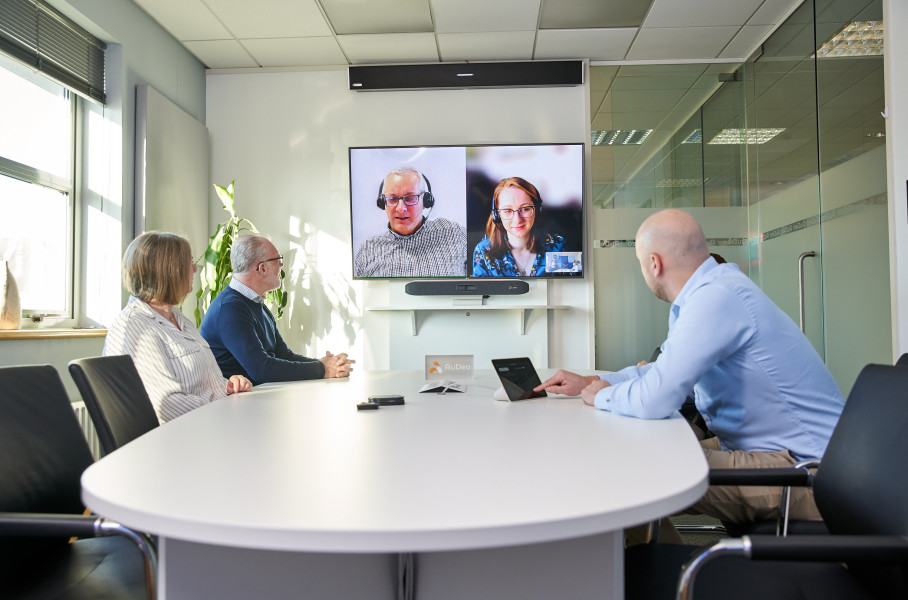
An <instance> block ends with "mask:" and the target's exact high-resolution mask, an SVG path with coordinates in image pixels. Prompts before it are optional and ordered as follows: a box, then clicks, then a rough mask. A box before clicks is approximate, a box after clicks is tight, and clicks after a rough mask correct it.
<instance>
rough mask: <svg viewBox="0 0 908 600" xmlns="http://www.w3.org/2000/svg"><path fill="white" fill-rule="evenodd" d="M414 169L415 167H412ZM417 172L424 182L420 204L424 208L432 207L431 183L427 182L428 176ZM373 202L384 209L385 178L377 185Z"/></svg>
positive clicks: (433, 202) (433, 197) (433, 203)
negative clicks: (376, 195)
mask: <svg viewBox="0 0 908 600" xmlns="http://www.w3.org/2000/svg"><path fill="white" fill-rule="evenodd" d="M414 170H415V169H414ZM416 172H417V173H419V176H420V177H422V180H423V181H425V182H426V191H425V192H423V194H422V205H423V206H424V207H425V208H432V207H433V206H435V196H433V195H432V184H431V183H429V178H428V177H426V176H425V175H424V174H422V173H420V172H419V171H416ZM375 203H376V204H377V205H378V207H379V208H380V209H382V210H385V180H384V179H382V180H381V183H380V184H379V186H378V198H377V199H376V200H375Z"/></svg>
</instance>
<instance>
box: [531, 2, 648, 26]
mask: <svg viewBox="0 0 908 600" xmlns="http://www.w3.org/2000/svg"><path fill="white" fill-rule="evenodd" d="M649 5H650V2H649V0H609V2H603V0H543V2H542V15H541V16H540V19H539V28H540V29H572V28H577V29H581V28H587V27H595V28H612V27H638V26H639V25H640V24H641V23H642V22H643V18H644V17H645V16H646V12H647V10H649Z"/></svg>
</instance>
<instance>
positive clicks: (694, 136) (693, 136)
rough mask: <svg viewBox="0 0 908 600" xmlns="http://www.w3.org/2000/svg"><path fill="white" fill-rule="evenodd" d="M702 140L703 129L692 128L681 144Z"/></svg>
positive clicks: (696, 142) (698, 142)
mask: <svg viewBox="0 0 908 600" xmlns="http://www.w3.org/2000/svg"><path fill="white" fill-rule="evenodd" d="M702 142H703V131H701V130H700V129H694V130H693V131H691V132H690V135H689V136H687V137H686V138H685V139H684V141H683V142H681V143H682V144H700V143H702Z"/></svg>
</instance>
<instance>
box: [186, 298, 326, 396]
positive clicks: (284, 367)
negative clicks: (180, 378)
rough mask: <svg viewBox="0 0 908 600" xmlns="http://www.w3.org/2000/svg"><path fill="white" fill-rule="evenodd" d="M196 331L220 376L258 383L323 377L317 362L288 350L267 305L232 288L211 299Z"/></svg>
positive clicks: (320, 366) (322, 366)
mask: <svg viewBox="0 0 908 600" xmlns="http://www.w3.org/2000/svg"><path fill="white" fill-rule="evenodd" d="M199 333H201V334H202V337H203V338H205V341H207V342H208V345H209V346H211V351H212V352H213V353H214V357H215V359H217V361H218V366H219V367H221V372H222V373H223V374H224V377H230V376H231V375H245V376H246V377H248V378H249V379H250V380H251V381H252V383H253V384H259V383H267V382H269V381H297V380H300V379H321V378H323V377H324V376H325V366H324V365H323V364H322V363H321V361H319V360H318V359H315V358H309V357H306V356H302V355H300V354H295V353H294V352H291V350H290V348H288V347H287V344H286V343H284V339H283V338H282V337H281V334H280V332H278V330H277V325H276V324H275V322H274V315H272V314H271V311H270V310H268V307H266V306H265V305H264V304H259V303H258V302H255V301H253V300H250V299H249V298H247V297H245V296H243V295H242V294H241V293H239V292H238V291H236V290H235V289H233V288H230V287H228V288H226V289H224V290H223V291H222V292H221V293H220V294H218V295H217V297H216V298H215V299H214V300H213V301H212V302H211V306H210V307H209V308H208V312H206V313H205V319H204V320H203V321H202V327H201V328H200V329H199Z"/></svg>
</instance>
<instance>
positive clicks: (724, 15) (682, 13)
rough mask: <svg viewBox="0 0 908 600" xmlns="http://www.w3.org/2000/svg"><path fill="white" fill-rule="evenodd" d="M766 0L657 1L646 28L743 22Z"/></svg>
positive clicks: (739, 23)
mask: <svg viewBox="0 0 908 600" xmlns="http://www.w3.org/2000/svg"><path fill="white" fill-rule="evenodd" d="M762 3H763V0H734V1H732V2H729V0H696V1H693V2H678V0H654V2H653V7H652V9H651V10H650V12H649V14H648V15H647V16H646V21H644V22H643V26H644V27H688V26H691V27H716V26H720V25H743V24H744V23H746V22H747V19H749V18H750V17H751V15H753V14H754V11H756V10H757V8H758V7H759V6H760V4H762Z"/></svg>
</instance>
